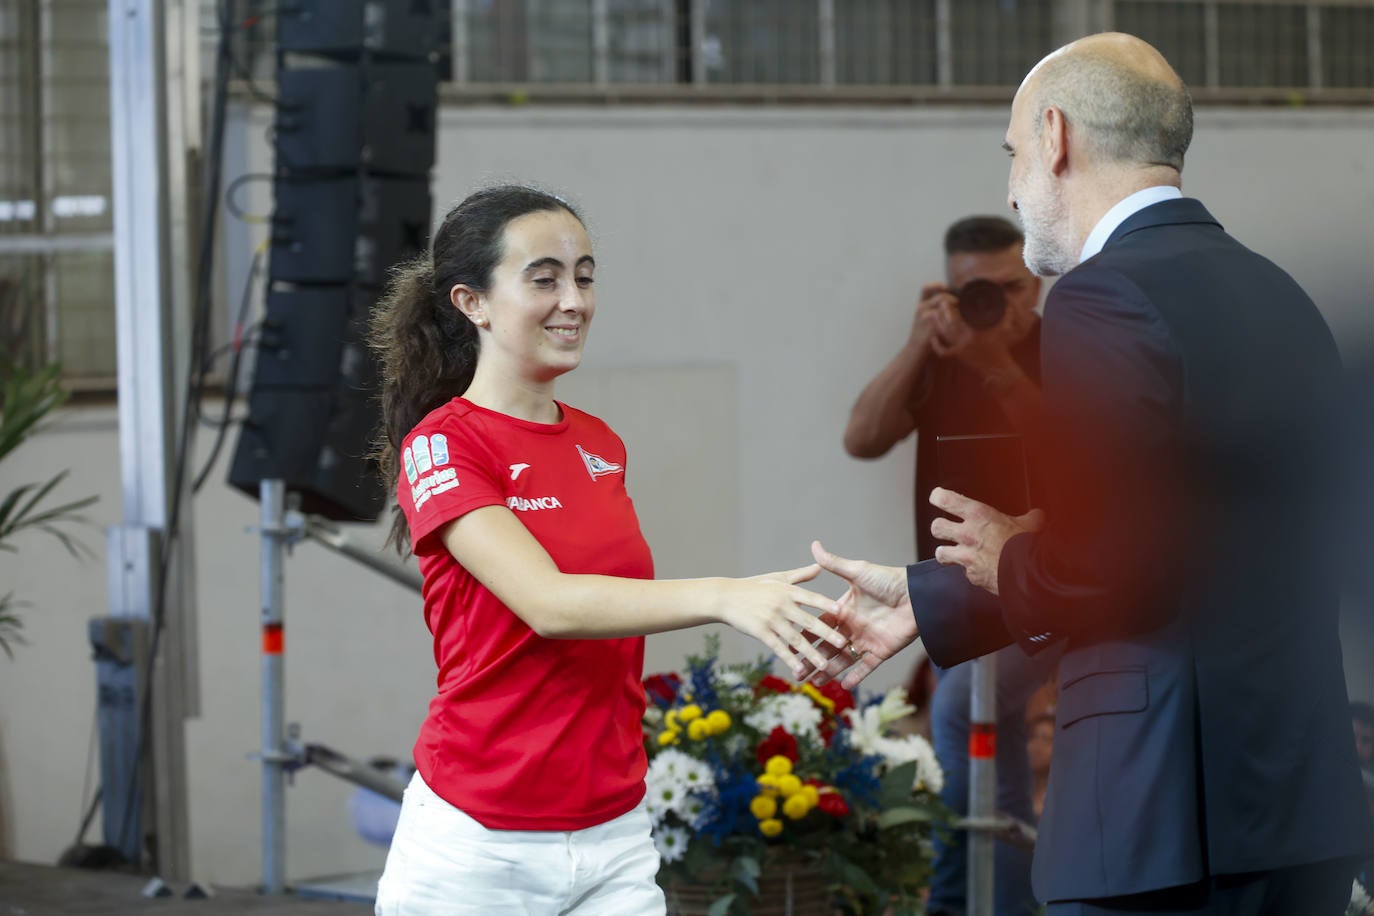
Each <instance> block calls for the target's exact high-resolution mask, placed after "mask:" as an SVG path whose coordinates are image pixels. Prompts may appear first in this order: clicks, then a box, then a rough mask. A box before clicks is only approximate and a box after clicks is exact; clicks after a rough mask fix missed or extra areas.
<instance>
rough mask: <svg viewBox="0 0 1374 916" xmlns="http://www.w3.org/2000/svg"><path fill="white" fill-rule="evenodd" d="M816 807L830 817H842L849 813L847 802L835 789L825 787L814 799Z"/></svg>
mask: <svg viewBox="0 0 1374 916" xmlns="http://www.w3.org/2000/svg"><path fill="white" fill-rule="evenodd" d="M816 807H817V808H819V809H820V810H821V811H822V812H824V813H825V814H828V815H830V816H831V817H844V816H845V815H847V814H848V813H849V802H847V801H845V800H844V796H843V795H841V794H840V793H839V792H838V791H837V790H835V789H831V788H825V789H822V790H821V797H820V798H819V799H817V801H816Z"/></svg>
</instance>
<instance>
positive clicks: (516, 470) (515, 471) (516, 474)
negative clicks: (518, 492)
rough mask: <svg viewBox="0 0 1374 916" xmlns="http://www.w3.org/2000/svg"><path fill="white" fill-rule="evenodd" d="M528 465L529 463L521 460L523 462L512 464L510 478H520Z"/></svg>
mask: <svg viewBox="0 0 1374 916" xmlns="http://www.w3.org/2000/svg"><path fill="white" fill-rule="evenodd" d="M527 467H529V465H528V464H525V463H523V462H521V463H519V464H512V465H511V466H510V479H511V480H519V479H520V472H521V471H523V470H525V469H526V468H527Z"/></svg>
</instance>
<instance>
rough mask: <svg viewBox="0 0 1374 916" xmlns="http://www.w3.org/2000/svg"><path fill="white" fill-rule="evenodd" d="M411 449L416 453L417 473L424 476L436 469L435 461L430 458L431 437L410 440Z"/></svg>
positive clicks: (417, 437) (418, 437)
mask: <svg viewBox="0 0 1374 916" xmlns="http://www.w3.org/2000/svg"><path fill="white" fill-rule="evenodd" d="M410 448H411V450H412V451H413V452H414V453H415V469H416V470H417V471H419V472H420V473H421V474H424V473H427V472H428V471H429V469H430V468H432V467H434V461H433V459H431V458H430V456H429V436H416V437H415V438H414V439H412V440H410Z"/></svg>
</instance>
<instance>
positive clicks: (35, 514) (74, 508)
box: [0, 471, 97, 556]
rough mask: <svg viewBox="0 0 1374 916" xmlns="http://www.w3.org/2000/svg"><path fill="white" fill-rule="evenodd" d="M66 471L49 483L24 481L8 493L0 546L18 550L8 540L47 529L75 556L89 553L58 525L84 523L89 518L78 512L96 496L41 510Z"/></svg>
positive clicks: (0, 507) (0, 517) (1, 507)
mask: <svg viewBox="0 0 1374 916" xmlns="http://www.w3.org/2000/svg"><path fill="white" fill-rule="evenodd" d="M67 473H68V472H67V471H61V472H60V473H58V474H57V475H55V476H54V477H53V478H52V479H51V480H49V481H48V482H47V483H45V484H42V485H41V486H40V485H38V484H33V483H29V484H24V485H23V486H20V487H16V488H15V489H14V490H12V491H11V492H10V493H9V494H7V495H6V496H5V498H4V500H3V501H0V549H3V550H8V551H11V552H13V551H15V550H16V548H15V546H14V545H13V544H10V543H7V542H8V541H9V540H10V539H11V538H13V537H14V535H16V534H18V533H19V532H21V531H25V530H38V531H44V532H47V533H48V534H50V535H52V536H53V537H54V538H56V539H57V541H58V542H59V543H61V544H62V546H63V547H65V548H66V549H67V552H68V553H70V554H72V556H82V555H83V552H84V554H85V555H90V550H89V548H87V547H85V546H84V545H82V544H80V542H79V541H74V540H73V539H72V538H71V536H70V535H68V534H67V532H65V531H63V530H61V529H60V528H58V527H57V525H58V524H71V523H84V522H85V521H86V518H85V517H84V516H82V515H80V514H79V513H80V512H81V510H82V509H85V508H86V507H87V506H89V505H91V504H92V503H94V502H95V501H96V499H97V497H95V496H87V497H86V498H84V499H77V500H72V501H71V502H68V503H63V504H62V505H60V506H53V507H52V508H44V509H42V510H40V509H39V505H40V504H41V503H42V502H43V501H44V500H45V499H46V498H47V496H48V494H50V493H51V492H52V491H53V490H54V489H55V488H56V487H57V485H58V484H60V483H61V482H62V481H63V480H64V479H65V478H66V477H67Z"/></svg>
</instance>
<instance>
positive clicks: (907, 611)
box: [804, 541, 917, 690]
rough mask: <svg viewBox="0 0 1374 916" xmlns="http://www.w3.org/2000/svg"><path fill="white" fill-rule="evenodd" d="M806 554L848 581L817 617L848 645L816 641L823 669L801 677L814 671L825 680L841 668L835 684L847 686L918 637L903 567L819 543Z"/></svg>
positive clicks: (821, 681)
mask: <svg viewBox="0 0 1374 916" xmlns="http://www.w3.org/2000/svg"><path fill="white" fill-rule="evenodd" d="M811 555H812V556H813V557H815V559H816V562H817V563H819V564H820V566H821V568H822V569H825V570H828V571H830V572H832V573H834V574H835V575H837V576H839V577H840V578H841V579H844V580H845V581H846V582H848V583H849V590H848V591H847V592H845V594H844V595H843V596H842V597H841V598H840V600H839V604H838V606H837V608H836V610H835V612H834V613H833V614H822V615H821V618H820V619H821V620H822V621H824V622H825V623H828V624H829V625H830V626H832V627H834V628H835V629H837V630H839V631H840V632H841V633H843V634H844V635H845V636H847V637H849V647H848V648H846V649H841V650H838V651H837V650H835V649H834V648H833V647H832V646H830V645H829V644H827V643H824V642H821V643H817V645H816V648H817V649H819V650H820V651H821V654H822V655H826V656H828V657H829V663H828V664H827V665H826V666H825V667H824V668H822V669H814V670H808V672H807V674H806V675H804V676H810V675H811V674H814V675H815V683H817V684H824V683H825V682H826V681H828V680H830V679H831V678H834V677H837V676H839V675H840V673H841V672H843V673H844V678H843V679H842V680H841V681H840V683H841V684H842V685H843V686H844V687H845V689H847V690H852V689H853V688H854V687H856V686H857V685H858V683H859V682H860V681H862V680H863V679H864V678H866V677H868V675H870V674H872V673H873V670H874V669H875V668H877V667H878V666H879V665H880V664H882V663H883V662H885V661H887V660H888V659H889V658H891V657H892V656H894V655H896V654H897V653H898V652H900V651H901V650H902V649H905V648H906V647H907V646H909V645H910V644H911V642H912V640H914V639H915V638H916V636H917V633H916V618H915V616H914V615H913V614H912V613H911V597H910V595H908V594H907V590H906V570H905V569H904V568H903V567H900V566H877V565H875V564H873V563H868V562H865V561H863V560H846V559H844V558H843V557H838V556H836V555H835V554H833V553H830V552H829V551H827V550H826V549H825V548H824V547H822V546H821V543H820V541H813V542H812V544H811ZM846 669H848V670H846Z"/></svg>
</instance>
